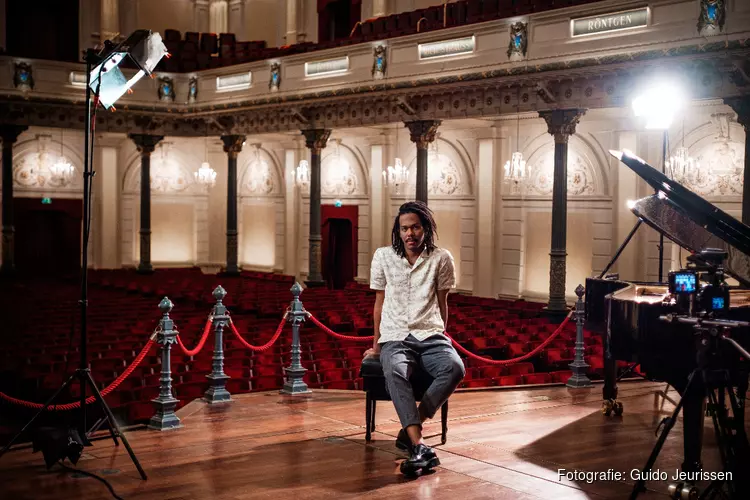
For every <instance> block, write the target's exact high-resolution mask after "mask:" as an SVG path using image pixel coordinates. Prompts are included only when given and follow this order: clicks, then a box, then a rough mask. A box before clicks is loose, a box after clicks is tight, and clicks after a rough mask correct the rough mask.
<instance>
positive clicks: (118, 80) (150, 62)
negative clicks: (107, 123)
mask: <svg viewBox="0 0 750 500" xmlns="http://www.w3.org/2000/svg"><path fill="white" fill-rule="evenodd" d="M165 56H166V57H169V53H168V52H167V47H166V46H165V45H164V42H162V39H161V35H160V34H159V33H152V32H151V31H150V30H138V31H135V32H133V34H132V35H130V36H129V37H128V38H127V39H126V40H124V41H123V42H121V43H120V44H119V45H117V46H116V47H114V48H113V49H112V51H111V52H110V53H109V55H108V56H107V57H105V58H104V59H103V60H102V61H100V62H99V64H97V65H96V66H95V67H94V69H93V70H91V73H90V74H89V75H90V82H89V87H90V88H91V90H92V91H94V93H98V94H99V103H100V104H101V105H102V106H103V107H104V108H105V109H109V108H111V107H112V105H113V104H114V103H115V102H117V100H118V99H119V98H120V97H122V95H123V94H125V92H127V91H128V90H130V88H131V87H132V86H133V85H135V84H136V83H137V82H138V81H139V80H140V79H141V78H143V77H144V76H145V75H151V73H152V72H153V71H154V68H156V65H157V64H158V63H159V61H161V59H162V57H165ZM126 61H127V62H130V63H132V64H134V65H135V66H136V69H137V72H136V73H135V75H133V76H132V77H130V78H127V77H126V76H125V75H124V74H123V72H122V70H120V65H121V64H123V63H125V62H126Z"/></svg>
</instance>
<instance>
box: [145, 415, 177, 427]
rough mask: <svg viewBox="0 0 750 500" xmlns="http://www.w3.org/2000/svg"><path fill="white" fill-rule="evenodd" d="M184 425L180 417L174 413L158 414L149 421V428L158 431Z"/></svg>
mask: <svg viewBox="0 0 750 500" xmlns="http://www.w3.org/2000/svg"><path fill="white" fill-rule="evenodd" d="M181 427H182V423H181V422H180V418H179V417H178V416H177V415H176V414H175V413H174V412H171V413H165V414H161V415H160V414H158V413H157V414H156V415H154V416H153V417H151V420H149V421H148V428H149V429H153V430H156V431H169V430H172V429H179V428H181Z"/></svg>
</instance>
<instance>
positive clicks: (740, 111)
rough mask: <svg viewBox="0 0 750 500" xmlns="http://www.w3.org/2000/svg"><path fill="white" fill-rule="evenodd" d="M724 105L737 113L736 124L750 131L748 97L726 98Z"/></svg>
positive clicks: (749, 104) (749, 102)
mask: <svg viewBox="0 0 750 500" xmlns="http://www.w3.org/2000/svg"><path fill="white" fill-rule="evenodd" d="M724 103H725V104H726V105H727V106H729V107H730V108H732V110H733V111H734V112H735V113H737V123H739V124H740V125H742V126H743V127H745V130H746V131H747V130H750V95H743V96H738V97H727V98H726V99H724Z"/></svg>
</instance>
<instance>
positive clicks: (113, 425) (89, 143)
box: [0, 41, 147, 480]
mask: <svg viewBox="0 0 750 500" xmlns="http://www.w3.org/2000/svg"><path fill="white" fill-rule="evenodd" d="M113 48H114V46H113V44H112V43H111V42H109V41H108V42H105V46H104V48H103V49H102V50H101V51H100V52H96V51H95V50H93V49H88V50H87V51H86V53H85V57H84V59H85V61H86V124H85V125H86V129H85V132H84V149H85V151H84V155H83V158H84V159H83V245H82V258H81V295H80V300H79V301H78V304H79V306H80V308H81V339H80V341H81V343H80V354H81V356H80V358H81V359H80V364H79V367H78V369H76V371H75V372H74V373H73V374H72V375H71V376H70V377H68V379H67V380H66V381H65V382H64V383H63V384H62V386H60V388H59V389H58V390H57V391H56V392H55V393H54V394H53V395H52V397H50V398H49V399H48V400H47V402H45V403H44V405H43V406H42V408H40V409H39V411H38V412H37V413H36V414H35V415H34V416H33V417H32V418H31V420H29V422H28V423H26V425H24V427H23V428H22V429H21V431H20V432H19V433H18V434H16V435H15V436H14V437H13V438H12V439H11V440H10V441H9V442H8V444H7V445H6V446H5V447H4V448H3V450H2V451H0V457H2V456H3V455H4V454H5V453H6V452H7V451H8V450H9V449H10V447H11V446H12V445H13V443H14V442H16V440H18V438H19V437H21V435H23V433H24V432H26V430H27V429H28V428H29V427H30V426H31V425H32V424H33V423H34V421H36V419H37V418H38V417H39V416H40V415H41V414H42V413H44V412H45V411H47V408H48V407H49V406H50V405H52V403H53V402H54V401H55V399H57V397H58V396H59V395H60V394H61V393H62V392H63V391H64V390H65V389H66V388H67V387H68V386H69V385H70V384H71V383H73V381H74V380H78V383H79V384H80V415H79V420H78V433H79V435H80V436H81V439H82V440H83V444H84V445H85V446H91V442H90V441H89V439H88V436H87V427H86V399H87V397H86V387H87V386H89V387H90V388H91V392H92V393H93V395H94V397H95V399H96V401H97V402H98V403H99V406H100V407H101V409H102V410H103V412H104V415H105V418H106V420H107V421H108V423H109V430H110V434H111V436H112V439H113V441H114V442H115V446H119V442H118V440H117V438H118V437H119V438H120V439H122V442H123V444H124V445H125V448H126V449H127V451H128V455H130V459H131V460H132V461H133V463H134V464H135V467H136V469H138V473H139V474H140V476H141V478H142V479H144V480H145V479H147V477H146V472H145V471H144V470H143V468H142V467H141V464H140V462H139V461H138V458H137V457H136V456H135V453H133V449H132V448H131V447H130V443H128V440H127V438H126V437H125V435H124V434H123V433H122V431H121V430H120V427H119V426H118V425H117V422H116V420H115V416H114V414H113V413H112V410H111V409H110V407H109V406H108V405H107V402H106V401H104V398H103V397H102V395H101V393H100V392H99V388H98V387H97V386H96V383H95V382H94V378H93V377H92V375H91V370H90V369H89V366H88V352H87V333H88V332H87V310H88V244H89V235H90V232H91V181H92V178H93V176H94V171H93V169H92V165H91V163H92V157H93V150H94V147H93V146H94V137H93V130H92V129H93V127H94V114H95V113H96V109H92V106H91V100H92V95H91V94H92V92H91V71H92V67H93V66H94V65H99V64H102V63H103V62H105V61H106V60H107V59H108V58H109V57H111V55H112V53H113ZM101 67H102V68H103V64H102V66H101ZM102 71H103V70H100V71H99V75H98V78H97V80H98V86H97V91H96V94H95V102H96V103H97V106H98V101H99V91H100V90H101V81H102V78H101V77H102ZM98 425H99V424H97V426H98Z"/></svg>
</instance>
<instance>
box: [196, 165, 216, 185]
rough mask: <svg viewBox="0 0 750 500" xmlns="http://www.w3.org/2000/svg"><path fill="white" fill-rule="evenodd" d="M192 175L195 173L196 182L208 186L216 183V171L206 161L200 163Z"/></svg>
mask: <svg viewBox="0 0 750 500" xmlns="http://www.w3.org/2000/svg"><path fill="white" fill-rule="evenodd" d="M193 175H195V181H196V182H197V183H198V184H201V185H203V186H208V187H214V185H216V171H215V170H214V169H213V168H211V165H209V163H208V162H207V161H204V162H203V163H201V166H200V168H199V169H198V171H197V172H193Z"/></svg>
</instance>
